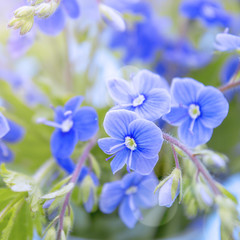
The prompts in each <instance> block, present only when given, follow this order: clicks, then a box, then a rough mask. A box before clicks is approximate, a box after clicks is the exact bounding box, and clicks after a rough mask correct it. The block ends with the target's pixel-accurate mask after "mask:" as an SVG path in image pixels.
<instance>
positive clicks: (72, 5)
mask: <svg viewBox="0 0 240 240" xmlns="http://www.w3.org/2000/svg"><path fill="white" fill-rule="evenodd" d="M61 4H62V5H63V6H64V9H65V10H66V12H67V13H68V16H69V17H70V18H78V17H79V15H80V8H79V5H78V3H77V1H76V0H62V1H61Z"/></svg>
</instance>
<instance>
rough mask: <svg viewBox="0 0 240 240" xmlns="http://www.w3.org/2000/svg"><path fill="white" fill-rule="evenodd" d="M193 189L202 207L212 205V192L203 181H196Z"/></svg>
mask: <svg viewBox="0 0 240 240" xmlns="http://www.w3.org/2000/svg"><path fill="white" fill-rule="evenodd" d="M195 191H196V199H197V201H198V203H199V205H200V206H201V207H202V208H205V207H211V206H212V205H213V196H212V193H211V192H210V190H209V189H208V188H207V187H206V186H205V185H204V184H203V183H197V184H196V189H195Z"/></svg>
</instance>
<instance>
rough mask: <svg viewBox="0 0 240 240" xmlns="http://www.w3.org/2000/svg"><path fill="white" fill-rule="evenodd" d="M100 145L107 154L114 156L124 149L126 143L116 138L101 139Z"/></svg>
mask: <svg viewBox="0 0 240 240" xmlns="http://www.w3.org/2000/svg"><path fill="white" fill-rule="evenodd" d="M98 145H99V147H100V148H101V149H102V150H103V151H104V152H105V153H106V154H114V153H115V152H117V151H119V150H120V149H122V148H123V147H124V141H123V140H118V139H114V138H101V139H99V140H98ZM117 146H119V147H117ZM110 150H111V151H110Z"/></svg>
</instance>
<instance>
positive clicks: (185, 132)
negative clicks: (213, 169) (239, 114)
mask: <svg viewBox="0 0 240 240" xmlns="http://www.w3.org/2000/svg"><path fill="white" fill-rule="evenodd" d="M171 94H172V98H173V106H172V108H171V112H170V113H168V114H167V115H166V116H164V120H166V121H167V122H168V123H170V124H172V125H174V126H179V128H178V136H179V138H180V139H181V140H182V141H183V142H184V143H185V144H187V145H188V146H190V147H196V146H198V145H200V144H204V143H206V142H208V141H209V140H210V138H211V136H212V133H213V128H215V127H217V126H219V125H220V124H221V123H222V121H223V119H224V118H225V117H226V116H227V114H228V108H229V106H228V102H227V100H226V99H225V97H224V95H223V94H222V93H221V92H220V91H219V90H218V89H216V88H214V87H211V86H204V85H203V84H202V83H200V82H198V81H196V80H194V79H191V78H182V79H181V78H175V79H174V80H173V83H172V86H171Z"/></svg>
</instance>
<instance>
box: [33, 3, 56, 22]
mask: <svg viewBox="0 0 240 240" xmlns="http://www.w3.org/2000/svg"><path fill="white" fill-rule="evenodd" d="M58 5H59V3H57V2H55V1H51V2H49V3H41V4H40V5H38V6H37V7H36V8H35V13H36V15H37V16H38V17H42V18H44V17H48V16H50V15H52V14H53V13H54V12H55V11H56V9H57V7H58Z"/></svg>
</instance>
